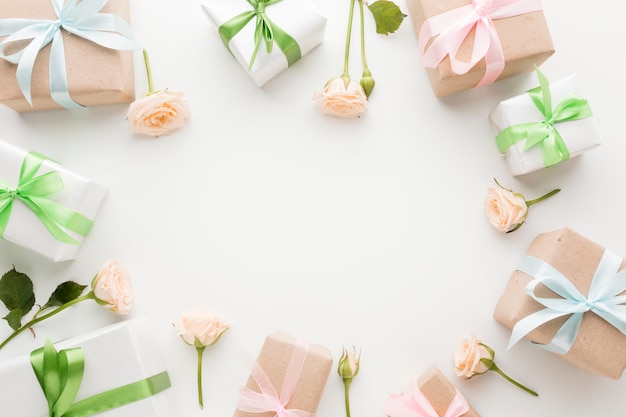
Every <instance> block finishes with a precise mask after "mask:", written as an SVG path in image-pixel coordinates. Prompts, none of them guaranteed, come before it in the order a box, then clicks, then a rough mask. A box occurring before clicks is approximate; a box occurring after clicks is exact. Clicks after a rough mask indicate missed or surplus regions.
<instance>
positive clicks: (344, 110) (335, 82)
mask: <svg viewBox="0 0 626 417" xmlns="http://www.w3.org/2000/svg"><path fill="white" fill-rule="evenodd" d="M313 100H314V101H315V103H316V104H317V106H318V107H319V108H320V109H321V110H322V113H325V114H331V115H333V116H338V117H346V118H353V117H357V116H358V115H360V114H361V113H363V112H365V111H367V108H368V106H369V102H368V101H367V96H366V95H365V91H364V90H363V87H361V84H359V83H358V82H356V81H354V80H349V81H348V80H344V79H342V78H334V79H332V80H330V81H328V82H327V83H326V86H324V89H323V90H322V91H321V92H318V93H316V94H315V96H314V97H313Z"/></svg>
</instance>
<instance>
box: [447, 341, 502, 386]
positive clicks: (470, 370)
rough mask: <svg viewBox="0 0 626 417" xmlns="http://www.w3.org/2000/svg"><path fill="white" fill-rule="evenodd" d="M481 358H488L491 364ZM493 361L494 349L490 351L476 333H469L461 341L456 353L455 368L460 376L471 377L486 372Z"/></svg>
mask: <svg viewBox="0 0 626 417" xmlns="http://www.w3.org/2000/svg"><path fill="white" fill-rule="evenodd" d="M481 359H486V360H487V361H488V362H489V365H486V364H484V363H483V362H482V361H481ZM492 363H493V351H490V350H489V349H488V348H487V347H486V346H485V345H483V344H482V342H481V341H480V340H479V339H477V338H476V336H474V335H469V336H468V337H466V338H465V339H463V340H462V341H461V343H460V344H459V346H458V348H457V350H456V352H455V353H454V368H455V371H456V374H457V375H458V376H462V377H464V378H471V377H473V376H474V375H476V374H484V373H485V372H487V371H488V370H489V368H490V366H491V364H492Z"/></svg>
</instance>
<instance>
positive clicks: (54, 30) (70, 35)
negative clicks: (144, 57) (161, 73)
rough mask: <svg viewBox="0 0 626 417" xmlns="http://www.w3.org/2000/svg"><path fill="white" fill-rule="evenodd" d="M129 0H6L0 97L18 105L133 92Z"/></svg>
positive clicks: (114, 97)
mask: <svg viewBox="0 0 626 417" xmlns="http://www.w3.org/2000/svg"><path fill="white" fill-rule="evenodd" d="M129 15H130V9H129V1H128V0H92V1H80V2H79V1H77V0H6V1H4V2H3V4H2V7H1V8H0V58H1V59H0V102H2V103H3V104H5V105H7V106H8V107H11V108H12V109H14V110H16V111H18V112H25V111H32V110H48V109H57V108H63V107H65V108H79V107H82V106H96V105H101V104H111V103H127V102H131V101H133V100H134V98H135V81H134V68H133V53H132V51H131V50H132V49H138V46H137V45H136V44H135V43H134V42H132V41H131V40H130V38H131V36H132V35H131V30H130V26H129V23H128V22H129Z"/></svg>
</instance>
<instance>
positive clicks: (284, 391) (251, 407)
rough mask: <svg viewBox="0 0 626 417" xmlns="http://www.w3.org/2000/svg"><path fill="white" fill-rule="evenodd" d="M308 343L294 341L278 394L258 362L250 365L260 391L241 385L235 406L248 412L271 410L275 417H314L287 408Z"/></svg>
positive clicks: (301, 411) (300, 370)
mask: <svg viewBox="0 0 626 417" xmlns="http://www.w3.org/2000/svg"><path fill="white" fill-rule="evenodd" d="M308 350H309V345H308V343H306V342H305V341H303V340H300V339H298V340H297V341H296V344H295V347H294V350H293V353H292V354H291V359H290V360H289V365H288V366H287V371H286V373H285V378H284V379H283V383H282V388H281V390H280V396H278V393H277V392H276V389H275V388H274V386H273V385H272V383H271V382H270V380H269V378H268V377H267V374H266V373H265V372H264V371H263V369H261V367H260V366H259V364H258V363H256V362H255V363H254V365H252V371H251V375H252V377H253V378H254V380H255V381H256V383H257V385H258V386H259V389H260V391H261V392H256V391H252V390H251V389H250V388H248V387H243V388H241V390H240V391H239V401H238V402H237V408H238V409H240V410H242V411H245V412H248V413H265V412H267V411H272V412H274V413H276V414H275V416H277V417H314V416H315V414H314V413H310V412H308V411H304V410H298V409H295V408H287V404H289V401H290V400H291V396H292V395H293V393H294V391H295V389H296V385H297V383H298V379H300V373H301V372H302V367H303V366H304V360H305V359H306V355H307V352H308Z"/></svg>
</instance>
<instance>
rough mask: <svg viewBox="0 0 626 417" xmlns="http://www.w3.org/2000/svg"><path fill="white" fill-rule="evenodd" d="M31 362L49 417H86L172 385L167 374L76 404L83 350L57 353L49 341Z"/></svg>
mask: <svg viewBox="0 0 626 417" xmlns="http://www.w3.org/2000/svg"><path fill="white" fill-rule="evenodd" d="M30 363H31V365H32V367H33V370H34V371H35V375H36V376H37V380H38V381H39V385H40V386H41V389H42V390H43V392H44V395H45V396H46V400H47V401H48V410H49V416H50V417H86V416H92V415H94V414H98V413H102V412H104V411H108V410H111V409H113V408H118V407H122V406H124V405H126V404H130V403H133V402H136V401H139V400H143V399H145V398H149V397H151V396H153V395H155V394H157V393H159V392H161V391H164V390H165V389H167V388H169V387H170V386H171V384H170V379H169V376H168V374H167V372H166V371H164V372H161V373H159V374H156V375H153V376H151V377H149V378H146V379H142V380H140V381H137V382H133V383H130V384H127V385H123V386H121V387H118V388H114V389H111V390H108V391H105V392H103V393H100V394H96V395H93V396H91V397H88V398H86V399H84V400H81V401H78V402H76V403H74V399H75V397H76V394H77V393H78V390H79V388H80V384H81V382H82V379H83V370H84V367H85V361H84V356H83V350H82V349H81V348H72V349H66V350H61V351H60V352H57V351H56V349H55V348H54V346H53V345H52V342H50V340H49V339H47V340H46V343H45V345H44V347H43V348H40V349H37V350H35V351H33V352H32V353H31V354H30Z"/></svg>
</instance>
